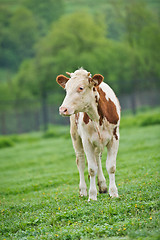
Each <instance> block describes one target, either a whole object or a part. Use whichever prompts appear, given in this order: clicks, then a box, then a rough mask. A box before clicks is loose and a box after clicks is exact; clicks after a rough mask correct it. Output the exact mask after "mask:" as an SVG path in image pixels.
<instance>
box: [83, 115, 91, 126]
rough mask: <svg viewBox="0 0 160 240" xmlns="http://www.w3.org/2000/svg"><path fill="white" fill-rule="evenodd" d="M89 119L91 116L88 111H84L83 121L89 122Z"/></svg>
mask: <svg viewBox="0 0 160 240" xmlns="http://www.w3.org/2000/svg"><path fill="white" fill-rule="evenodd" d="M89 120H90V118H89V116H88V114H87V113H86V112H84V116H83V121H84V122H85V124H88V123H89Z"/></svg>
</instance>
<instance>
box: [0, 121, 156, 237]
mask: <svg viewBox="0 0 160 240" xmlns="http://www.w3.org/2000/svg"><path fill="white" fill-rule="evenodd" d="M159 136H160V127H159V126H158V125H157V126H148V127H137V128H123V129H122V130H121V142H120V149H119V154H118V159H117V173H116V181H117V185H118V189H119V194H120V198H119V199H110V198H109V196H108V194H104V195H98V201H97V202H90V203H88V201H87V198H83V199H82V198H80V197H79V196H78V182H79V176H78V170H77V167H76V164H75V156H74V152H73V149H72V144H71V141H70V138H68V136H66V138H64V137H60V138H48V139H44V138H41V137H33V138H29V139H28V141H23V142H22V143H17V144H16V145H15V146H14V147H11V148H4V149H1V150H0V173H1V177H0V192H1V198H0V199H1V202H0V208H1V212H0V217H1V220H0V223H1V226H0V229H1V233H0V236H1V238H0V239H16V240H17V239H80V238H81V239H94V237H95V239H98V238H100V237H103V239H106V238H107V237H111V239H121V238H120V237H122V239H133V238H139V239H142V238H143V237H148V239H151V238H152V239H158V226H159V223H160V221H159V218H158V203H159V202H158V197H159V188H158V170H159V159H160V152H159V149H160V148H159V147H160V140H159ZM31 140H32V141H31ZM105 157H106V152H105V153H104V155H103V167H104V169H105ZM104 173H105V176H106V179H107V182H108V175H107V172H106V170H105V171H104ZM85 174H86V181H87V184H88V185H89V182H88V180H87V175H88V174H87V169H86V172H85ZM140 237H141V238H140Z"/></svg>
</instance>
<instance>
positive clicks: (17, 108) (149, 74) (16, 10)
mask: <svg viewBox="0 0 160 240" xmlns="http://www.w3.org/2000/svg"><path fill="white" fill-rule="evenodd" d="M159 9H160V4H159V1H156V0H154V1H149V0H146V1H145V0H143V1H142V0H141V1H137V0H133V1H126V0H119V1H104V0H99V1H98V2H97V1H94V0H92V1H91V0H87V1H84V0H77V1H74V0H49V1H43V0H22V1H18V0H17V1H11V0H6V1H4V0H3V1H2V0H0V123H1V124H0V132H1V133H3V134H5V133H12V132H13V133H14V132H15V131H16V132H23V131H29V129H34V130H36V129H39V128H40V127H42V126H45V128H47V125H48V123H52V122H53V123H57V122H58V123H59V121H61V120H60V118H59V117H58V105H60V103H61V101H62V99H63V97H64V92H63V91H62V89H60V88H59V86H58V85H57V84H56V81H55V79H56V76H57V75H58V74H65V72H66V71H70V72H72V71H75V70H76V69H77V68H78V67H81V66H83V67H84V68H86V69H87V70H88V71H90V72H91V73H92V74H95V73H101V74H103V75H104V79H105V80H104V81H106V82H107V83H108V84H109V85H110V86H111V87H112V88H113V89H114V91H115V92H116V94H117V95H118V97H119V99H120V102H121V105H122V110H126V109H128V110H130V109H131V110H132V112H133V113H136V111H137V109H139V108H142V107H143V108H144V107H148V106H151V107H152V106H156V105H159V104H160V97H159V96H160V94H159V91H160V68H159V61H160V56H159V52H160V44H159V43H160V28H159V23H160V18H159V16H160V14H159V13H160V10H159ZM10 119H12V125H13V126H14V127H13V129H12V127H11V124H10ZM25 120H26V122H25ZM28 122H30V124H29V126H32V127H31V128H29V127H28V128H27V125H28ZM67 122H68V121H67V120H66V119H65V120H64V121H62V122H61V123H63V124H64V123H67ZM16 126H18V127H16Z"/></svg>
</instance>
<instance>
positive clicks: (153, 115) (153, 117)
mask: <svg viewBox="0 0 160 240" xmlns="http://www.w3.org/2000/svg"><path fill="white" fill-rule="evenodd" d="M157 124H160V113H159V112H157V111H150V112H146V113H139V114H137V115H135V116H133V115H129V116H124V117H122V119H121V123H120V128H125V127H139V126H150V125H157Z"/></svg>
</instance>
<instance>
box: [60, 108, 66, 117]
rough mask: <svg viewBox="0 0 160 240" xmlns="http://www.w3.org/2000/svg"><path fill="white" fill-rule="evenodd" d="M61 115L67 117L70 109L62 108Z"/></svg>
mask: <svg viewBox="0 0 160 240" xmlns="http://www.w3.org/2000/svg"><path fill="white" fill-rule="evenodd" d="M59 113H60V114H61V115H67V114H68V109H67V108H66V107H60V108H59Z"/></svg>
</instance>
